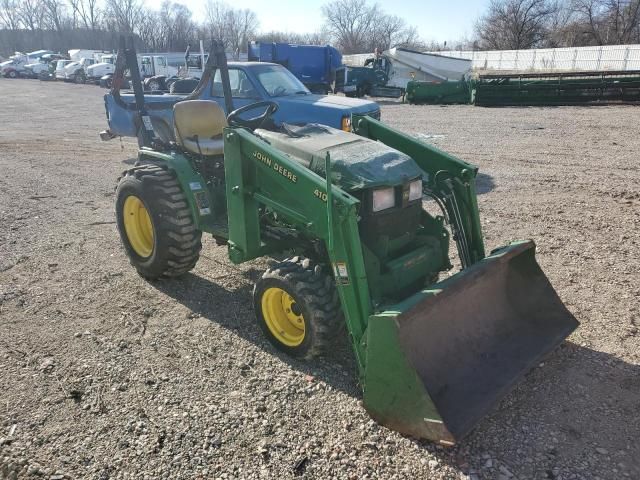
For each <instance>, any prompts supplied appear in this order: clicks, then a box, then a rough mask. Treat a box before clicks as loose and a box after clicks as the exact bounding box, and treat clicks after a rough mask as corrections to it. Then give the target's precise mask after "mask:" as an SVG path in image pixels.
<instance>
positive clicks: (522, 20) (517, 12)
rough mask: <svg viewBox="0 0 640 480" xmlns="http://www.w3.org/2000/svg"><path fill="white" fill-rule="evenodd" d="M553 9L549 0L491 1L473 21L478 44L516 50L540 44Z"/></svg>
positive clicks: (490, 47) (495, 48)
mask: <svg viewBox="0 0 640 480" xmlns="http://www.w3.org/2000/svg"><path fill="white" fill-rule="evenodd" d="M554 9H555V3H553V2H551V1H549V0H491V3H490V4H489V11H488V12H487V14H486V15H484V16H483V17H482V18H480V20H479V21H478V22H477V24H476V33H477V36H478V38H479V44H480V47H481V48H484V49H494V50H518V49H525V48H534V47H536V46H538V45H540V44H541V43H542V41H543V40H544V38H545V36H546V34H547V26H548V21H549V19H550V17H551V15H552V14H553V13H554Z"/></svg>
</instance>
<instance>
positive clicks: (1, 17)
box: [0, 0, 20, 31]
mask: <svg viewBox="0 0 640 480" xmlns="http://www.w3.org/2000/svg"><path fill="white" fill-rule="evenodd" d="M0 26H1V27H2V28H6V29H7V30H11V31H15V30H18V28H20V15H19V14H18V2H17V0H0Z"/></svg>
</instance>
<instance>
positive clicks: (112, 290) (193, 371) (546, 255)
mask: <svg viewBox="0 0 640 480" xmlns="http://www.w3.org/2000/svg"><path fill="white" fill-rule="evenodd" d="M102 93H103V91H101V90H99V89H97V88H95V87H92V86H80V85H67V84H60V83H49V84H46V85H44V84H41V83H39V82H37V81H26V80H25V81H10V80H4V79H0V105H1V107H2V108H0V172H1V175H0V225H1V226H0V478H7V479H15V478H50V479H62V478H90V479H101V480H106V479H108V478H112V479H118V478H123V479H124V478H129V479H143V478H145V479H147V478H148V479H158V478H167V479H168V478H171V479H176V478H189V479H190V478H291V477H298V478H322V479H329V478H340V479H342V478H348V479H364V478H382V479H394V478H398V479H399V478H410V479H414V478H433V479H440V478H447V479H501V480H502V479H505V480H508V479H512V478H519V479H556V480H560V479H562V480H569V479H584V480H588V479H598V478H600V479H620V478H630V479H637V478H640V447H639V445H638V444H639V442H638V440H639V439H640V421H639V419H638V411H639V410H640V367H639V364H640V346H639V340H640V335H639V334H638V326H639V324H640V311H639V307H638V297H639V296H640V287H639V285H640V275H639V273H638V271H639V267H640V243H639V240H638V228H639V227H640V194H639V193H638V191H639V190H638V180H640V175H639V172H638V169H639V165H638V151H640V136H639V135H638V118H639V115H638V112H639V110H638V109H637V108H636V107H625V106H616V107H592V108H574V107H570V108H569V107H567V108H500V109H483V108H476V107H470V106H453V107H437V106H434V107H431V106H409V105H402V104H398V103H394V102H382V103H383V107H382V109H383V119H384V120H385V121H386V122H388V123H389V124H391V125H392V126H394V127H397V128H399V129H402V130H406V131H408V132H411V133H412V134H415V135H419V136H422V137H423V138H426V139H428V140H429V141H431V142H433V143H435V144H436V145H438V146H439V147H441V148H443V149H445V150H447V151H449V152H451V153H453V154H455V155H458V156H459V157H461V158H463V159H465V160H468V161H471V162H473V163H476V164H477V165H479V166H480V169H481V172H482V173H481V177H480V179H479V190H480V193H481V194H480V197H479V202H480V208H481V215H482V218H483V226H484V229H485V232H486V244H487V249H488V250H490V249H492V248H495V247H497V246H499V245H501V244H504V243H506V242H507V241H509V240H513V239H518V238H534V239H535V240H536V241H537V243H538V245H539V250H538V260H539V262H540V264H541V265H542V267H543V269H544V270H545V272H546V273H547V275H548V276H549V278H550V280H551V281H552V283H553V284H554V286H555V287H556V289H557V291H558V293H559V295H560V296H561V297H562V299H563V300H564V301H565V303H566V304H567V306H568V307H569V308H570V309H571V310H572V312H573V313H574V314H575V315H576V317H577V318H578V320H579V321H580V322H581V327H580V328H579V329H578V330H577V331H576V332H575V333H574V334H573V335H572V336H571V337H570V338H569V340H568V341H567V342H566V343H565V344H564V345H563V346H562V347H561V348H559V349H558V350H557V351H556V352H555V353H553V354H552V355H550V356H549V357H548V358H546V359H545V361H544V363H541V364H540V366H539V367H538V368H536V369H535V370H534V371H532V372H531V373H530V374H529V375H527V376H526V377H525V378H524V379H523V381H522V382H521V383H520V384H519V385H518V386H517V387H516V388H515V390H514V391H513V392H512V393H511V394H510V395H509V396H508V397H507V398H506V399H505V400H504V401H503V402H501V404H500V405H498V406H496V408H495V410H494V411H493V413H492V414H491V415H490V416H488V417H487V418H486V419H484V420H483V421H482V422H481V423H480V424H479V425H478V427H477V428H476V430H475V431H474V432H473V433H472V434H471V435H470V436H469V437H468V438H467V439H466V440H465V441H463V442H462V443H461V444H460V445H458V446H456V447H455V448H443V447H437V446H435V445H433V444H430V443H428V442H420V441H415V440H412V439H409V438H404V437H402V436H401V435H399V434H396V433H394V432H391V431H389V430H387V429H385V428H382V427H379V426H378V425H376V424H375V423H374V422H372V421H371V420H370V419H369V418H368V416H367V414H366V412H365V411H364V410H363V408H362V406H361V394H360V390H359V387H358V385H357V384H356V381H355V378H356V376H355V367H354V363H353V360H352V357H351V353H350V351H349V350H348V348H347V347H346V346H344V345H342V346H340V347H339V348H337V349H336V351H335V352H334V353H333V354H332V355H331V356H329V357H327V358H324V359H320V360H319V361H317V362H314V363H303V362H298V361H294V360H291V359H290V358H287V357H285V356H283V355H280V354H278V353H276V351H275V350H274V349H273V348H271V347H270V346H269V345H268V343H267V342H266V341H265V340H264V339H263V337H262V335H261V334H260V332H259V329H258V327H257V325H256V324H255V322H254V318H253V311H252V307H251V288H252V281H253V280H254V279H255V278H256V277H257V276H258V275H260V273H261V272H262V270H263V269H264V268H265V265H266V262H265V261H259V262H252V263H248V264H245V265H242V266H232V265H231V264H230V263H229V262H228V261H227V260H226V249H225V248H223V247H216V246H215V242H213V241H209V240H207V241H205V245H204V250H203V258H202V259H201V261H200V262H199V263H198V265H197V266H196V268H195V270H194V271H193V272H192V273H191V274H189V275H187V276H186V278H183V279H180V280H172V281H165V282H151V283H150V282H145V281H144V280H142V279H141V278H140V277H138V276H137V275H136V273H135V271H134V270H133V268H131V267H130V265H129V264H128V262H127V259H126V258H125V255H124V253H123V250H122V249H121V248H120V245H119V240H118V236H117V232H116V227H115V222H114V209H113V202H114V185H115V181H116V178H117V177H118V175H119V174H120V172H121V171H122V170H123V169H125V168H126V167H127V165H130V164H131V163H132V161H133V158H134V157H135V142H134V141H133V140H132V139H126V140H123V141H122V142H120V141H119V140H114V141H111V142H108V143H102V142H100V141H99V138H98V136H97V132H98V131H99V130H101V129H103V128H104V127H105V118H104V107H103V103H102V97H101V95H102ZM345 343H346V342H345Z"/></svg>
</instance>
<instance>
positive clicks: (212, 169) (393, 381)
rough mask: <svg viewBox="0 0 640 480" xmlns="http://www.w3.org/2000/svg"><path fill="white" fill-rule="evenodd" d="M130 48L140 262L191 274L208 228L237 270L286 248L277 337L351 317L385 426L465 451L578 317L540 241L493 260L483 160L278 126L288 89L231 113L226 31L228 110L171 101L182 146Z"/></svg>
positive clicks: (126, 230)
mask: <svg viewBox="0 0 640 480" xmlns="http://www.w3.org/2000/svg"><path fill="white" fill-rule="evenodd" d="M118 58H119V61H118V65H119V67H118V68H117V71H116V74H115V76H114V89H113V93H117V92H118V85H119V84H121V80H122V73H123V71H124V70H125V69H126V67H127V63H128V64H129V66H130V68H129V70H130V71H131V76H132V82H133V83H132V84H133V87H134V91H135V93H136V95H135V98H136V102H135V103H127V102H124V101H123V100H122V98H120V100H119V101H121V102H123V103H124V104H127V108H130V109H132V110H135V111H136V112H138V113H139V115H140V122H141V125H144V128H145V132H144V137H145V144H146V146H143V147H142V148H141V149H140V150H139V152H138V160H137V163H136V164H135V166H134V167H133V168H130V169H129V170H127V171H126V172H125V173H124V175H123V177H122V178H121V179H120V181H119V184H118V187H117V195H116V196H117V200H116V214H117V223H118V229H119V231H120V236H121V238H122V243H123V245H124V248H125V251H126V253H127V255H128V257H129V259H130V261H131V263H132V265H133V266H134V267H135V268H136V269H137V271H138V272H139V273H140V275H142V276H143V277H145V278H148V279H158V278H161V277H177V276H180V275H182V274H185V273H186V272H188V271H189V270H191V269H192V268H193V267H194V265H195V264H196V262H197V261H198V257H199V255H200V250H201V243H200V240H201V237H202V235H203V234H209V235H212V236H213V237H214V238H215V239H216V240H217V242H218V244H221V245H226V248H227V249H228V255H229V259H230V261H231V262H233V263H236V264H238V263H242V262H247V261H250V260H252V259H255V258H258V257H263V256H268V257H273V258H278V259H282V258H284V260H278V261H276V262H275V263H274V264H273V266H272V267H270V268H269V269H267V271H266V272H264V274H263V275H262V278H260V279H259V280H258V282H257V283H256V285H255V288H254V291H253V301H254V308H255V314H256V321H257V323H258V325H259V326H260V328H261V329H262V331H263V332H264V334H265V336H266V337H267V338H268V339H269V341H270V342H271V343H272V344H273V345H274V346H275V347H276V348H278V349H280V350H282V351H284V352H286V353H288V354H290V355H293V356H296V357H303V358H312V357H314V356H315V355H317V354H319V353H321V352H322V351H324V350H326V349H327V347H331V346H332V345H333V344H334V342H336V335H337V334H340V332H343V331H344V330H343V329H341V326H342V325H344V324H346V330H347V332H348V337H349V339H350V342H351V344H352V346H353V351H354V354H355V358H356V361H357V365H358V369H359V383H360V385H361V386H362V389H363V396H364V406H365V408H366V409H367V410H368V412H369V413H370V415H371V416H372V417H373V418H374V419H376V420H377V421H378V422H380V423H381V424H384V425H386V426H388V427H389V428H392V429H395V430H397V431H400V432H402V433H404V434H408V435H411V436H415V437H421V438H427V439H431V440H434V441H438V442H440V443H442V444H445V445H452V444H454V443H455V442H456V441H458V440H459V439H460V438H462V437H463V436H464V435H465V434H466V433H468V432H469V431H470V430H471V429H472V428H473V426H474V425H475V424H476V423H477V421H478V420H479V419H480V418H481V417H482V416H483V415H484V414H485V413H487V412H488V411H489V410H490V409H491V407H492V405H494V404H495V403H496V402H497V400H498V399H499V398H500V397H501V396H503V395H504V394H505V393H506V392H507V391H508V390H509V388H510V387H511V386H512V385H513V384H514V383H515V382H516V380H517V379H518V378H520V377H521V376H522V375H523V374H524V373H526V372H527V371H528V370H529V369H530V368H531V367H532V366H533V365H535V364H536V362H538V361H539V359H540V358H541V357H542V356H543V355H545V354H547V353H548V352H550V351H551V350H552V349H554V348H555V347H556V346H557V345H558V344H559V343H560V342H562V341H563V339H565V338H566V337H567V336H568V335H569V334H570V333H571V332H572V331H573V330H574V329H575V328H576V327H577V325H578V323H577V321H576V320H575V318H574V317H573V316H572V315H571V314H570V313H569V311H568V310H567V309H566V308H565V307H564V305H563V304H562V302H561V301H560V299H559V298H558V296H557V295H556V293H555V291H554V290H553V288H552V286H551V285H550V283H549V281H548V280H547V278H546V277H545V275H544V273H543V272H542V270H541V269H540V267H539V266H538V264H537V263H536V261H535V253H534V252H535V246H534V243H533V242H532V241H518V242H514V243H511V244H509V245H507V246H504V247H501V248H498V249H496V250H494V251H492V252H491V254H490V255H486V254H485V248H484V245H483V239H482V231H481V228H480V219H479V215H478V206H477V202H476V192H475V178H476V175H477V172H478V169H477V167H475V166H473V165H471V164H469V163H466V162H464V161H461V160H459V159H457V158H454V157H452V156H450V155H448V154H446V153H444V152H442V151H440V150H438V149H436V148H434V147H433V146H430V145H427V144H425V143H422V142H420V141H419V140H416V139H415V138H413V137H410V136H407V135H405V134H402V133H400V132H397V131H395V130H393V129H392V128H389V127H388V126H386V125H384V124H383V123H381V122H380V121H377V120H375V119H373V118H370V117H367V116H353V118H352V128H353V131H352V132H344V131H340V130H335V129H333V128H330V127H327V126H324V125H319V124H308V125H298V126H295V125H286V124H285V125H282V126H280V127H278V128H276V127H274V125H273V123H272V122H271V121H270V116H271V115H272V114H273V112H275V111H276V110H277V108H278V104H277V102H276V101H273V102H271V101H267V102H260V103H257V104H250V105H247V106H244V107H241V108H238V109H234V108H233V103H232V98H231V95H230V89H229V77H228V71H227V65H226V56H225V54H224V50H223V48H222V46H221V45H220V44H218V43H214V44H213V46H212V54H211V55H210V56H209V60H208V62H207V66H206V68H205V74H204V75H203V78H202V79H201V82H200V86H199V87H198V88H204V87H203V86H204V85H206V84H207V82H208V81H209V80H210V79H211V78H213V73H214V72H215V71H217V70H219V71H220V78H221V79H222V83H223V91H224V92H225V107H226V110H227V112H229V113H228V114H227V115H226V114H225V113H224V111H223V109H222V108H221V107H220V106H219V105H218V104H217V103H215V102H211V101H202V100H190V99H189V97H187V99H186V100H184V101H179V102H177V103H175V105H174V106H173V110H174V121H175V125H174V126H175V142H166V141H161V140H159V139H158V138H157V137H156V136H155V135H154V132H153V128H152V124H151V122H150V121H148V117H146V110H145V108H146V106H145V105H144V96H143V95H142V87H141V85H140V80H139V78H137V74H136V72H137V68H135V63H134V62H135V52H134V51H133V49H131V48H125V46H124V45H122V46H121V50H120V52H119V54H118ZM251 111H253V112H254V113H255V112H258V115H257V116H253V117H251V116H250V112H251ZM260 112H262V113H260ZM145 117H146V118H145ZM428 200H430V202H431V205H433V206H435V207H436V208H437V209H438V211H439V213H438V214H435V213H429V212H428V211H427V209H426V208H425V204H426V203H425V202H427V201H428ZM452 241H453V242H452ZM450 242H451V243H452V244H455V247H456V249H457V255H458V257H459V261H460V264H461V267H462V268H461V270H460V271H458V272H457V273H453V274H451V273H446V272H450V271H451V269H452V263H451V261H450V258H449V247H450ZM443 274H444V275H443ZM440 278H443V279H442V280H440Z"/></svg>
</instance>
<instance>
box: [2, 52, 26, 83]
mask: <svg viewBox="0 0 640 480" xmlns="http://www.w3.org/2000/svg"><path fill="white" fill-rule="evenodd" d="M26 61H27V60H26V57H16V56H14V57H11V58H10V59H9V60H7V61H6V62H2V63H0V76H3V77H7V78H18V77H21V76H22V74H23V72H24V71H25V68H24V67H25V65H26Z"/></svg>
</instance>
